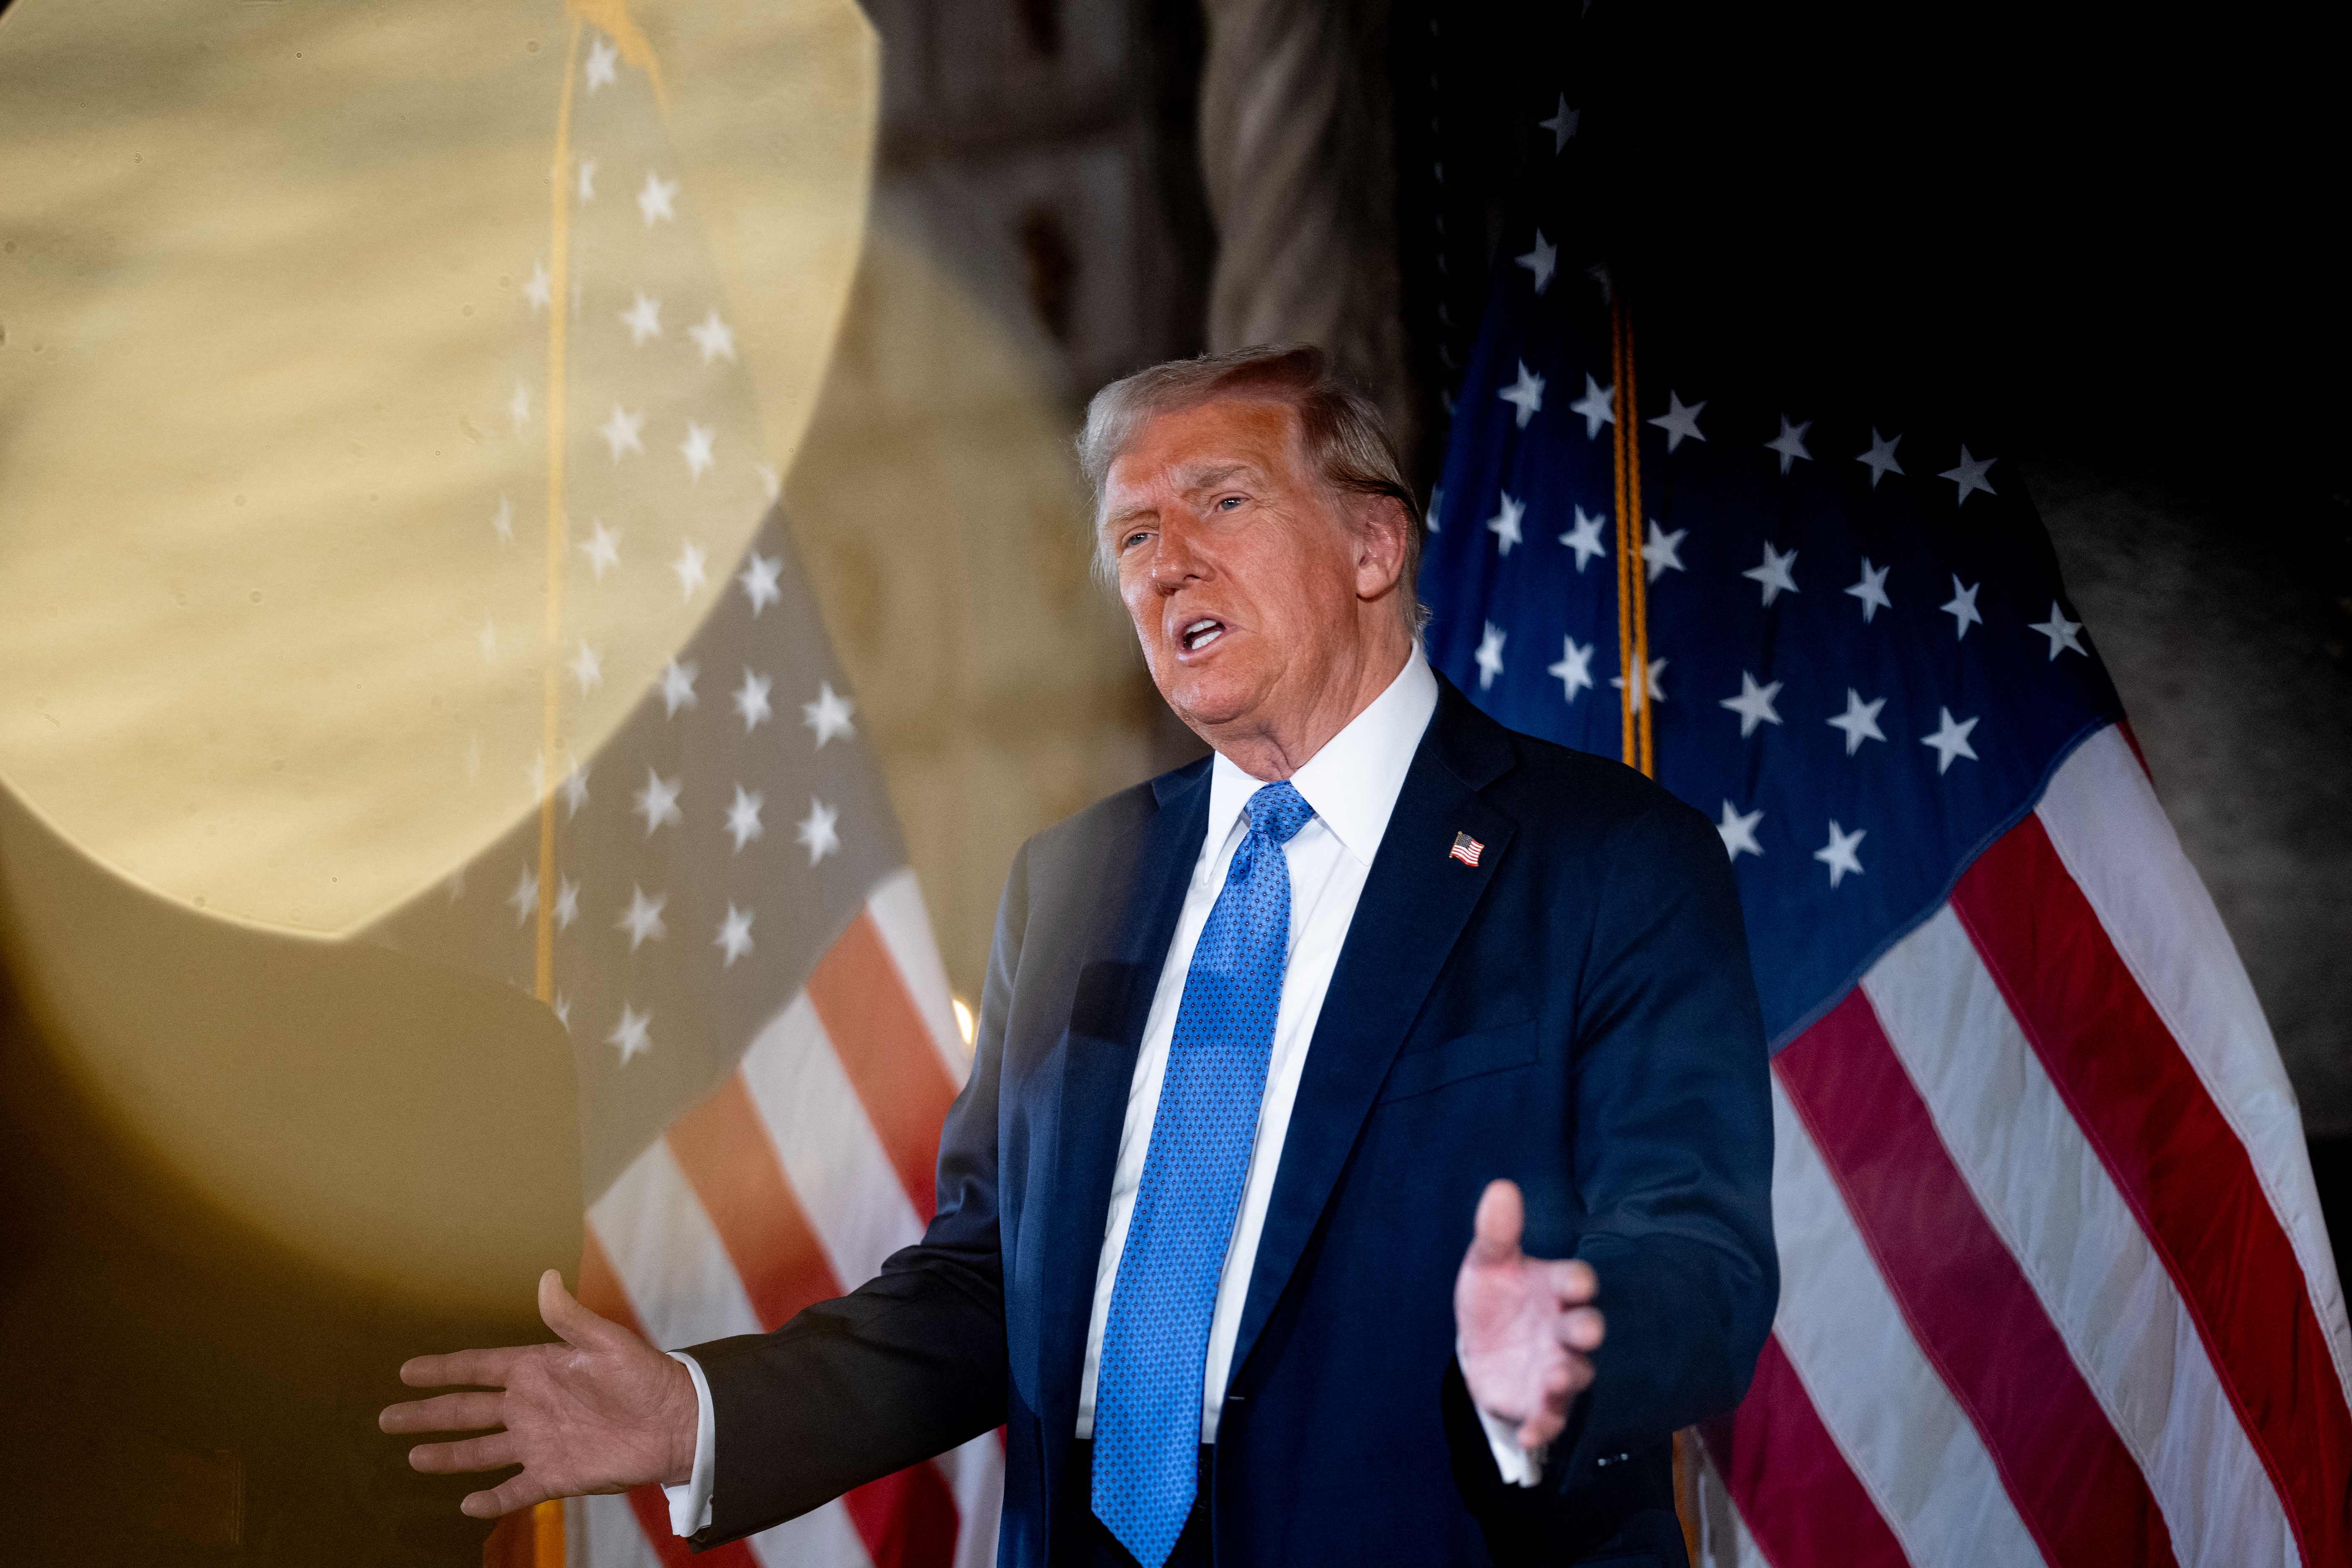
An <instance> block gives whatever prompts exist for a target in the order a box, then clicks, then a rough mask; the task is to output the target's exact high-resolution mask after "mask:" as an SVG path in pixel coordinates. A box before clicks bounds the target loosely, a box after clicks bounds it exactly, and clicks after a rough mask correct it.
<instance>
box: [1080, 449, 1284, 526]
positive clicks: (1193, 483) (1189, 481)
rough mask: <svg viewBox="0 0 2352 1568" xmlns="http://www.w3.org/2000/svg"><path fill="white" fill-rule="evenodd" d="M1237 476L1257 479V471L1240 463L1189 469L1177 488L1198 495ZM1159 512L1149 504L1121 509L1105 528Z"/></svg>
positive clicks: (1177, 483)
mask: <svg viewBox="0 0 2352 1568" xmlns="http://www.w3.org/2000/svg"><path fill="white" fill-rule="evenodd" d="M1236 474H1246V475H1248V476H1250V477H1251V478H1255V477H1256V476H1257V469H1256V468H1255V467H1254V466H1253V465H1251V464H1248V463H1238V462H1237V463H1215V464H1212V465H1210V466H1208V467H1206V468H1189V469H1187V470H1185V471H1184V472H1183V473H1182V474H1181V475H1179V476H1178V477H1177V481H1176V488H1177V490H1178V492H1179V493H1180V494H1183V495H1197V494H1199V493H1200V492H1201V491H1202V490H1205V489H1214V488H1215V487H1216V486H1218V485H1221V484H1223V483H1224V481H1226V480H1227V479H1232V478H1233V477H1234V475H1236ZM1158 510H1160V509H1159V508H1158V507H1156V506H1152V505H1150V504H1149V503H1146V504H1144V505H1140V506H1130V507H1121V508H1120V509H1119V510H1117V511H1115V512H1112V513H1110V514H1109V515H1108V516H1106V517H1105V518H1104V519H1103V527H1104V528H1106V529H1111V528H1118V527H1121V526H1123V525H1125V524H1126V523H1128V522H1129V521H1133V520H1134V519H1136V518H1139V517H1150V516H1151V515H1152V514H1154V513H1156V512H1157V511H1158Z"/></svg>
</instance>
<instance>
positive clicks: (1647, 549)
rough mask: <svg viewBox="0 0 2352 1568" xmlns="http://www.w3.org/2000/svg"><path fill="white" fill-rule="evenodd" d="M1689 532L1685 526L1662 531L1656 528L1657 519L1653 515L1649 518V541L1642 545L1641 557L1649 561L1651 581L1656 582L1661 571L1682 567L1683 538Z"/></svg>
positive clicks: (1670, 570) (1675, 569)
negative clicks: (1667, 531)
mask: <svg viewBox="0 0 2352 1568" xmlns="http://www.w3.org/2000/svg"><path fill="white" fill-rule="evenodd" d="M1689 532H1690V530H1689V529H1687V528H1678V529H1676V530H1675V531H1673V532H1672V533H1662V532H1660V531H1659V530H1658V520H1657V519H1656V518H1652V519H1651V520H1650V542H1649V543H1647V544H1644V545H1643V546H1642V559H1643V561H1645V562H1647V563H1649V567H1650V581H1651V582H1653V583H1654V582H1656V581H1657V580H1658V577H1659V574H1661V573H1665V572H1680V571H1682V570H1683V569H1684V568H1683V558H1682V546H1683V539H1684V537H1685V535H1687V534H1688V533H1689Z"/></svg>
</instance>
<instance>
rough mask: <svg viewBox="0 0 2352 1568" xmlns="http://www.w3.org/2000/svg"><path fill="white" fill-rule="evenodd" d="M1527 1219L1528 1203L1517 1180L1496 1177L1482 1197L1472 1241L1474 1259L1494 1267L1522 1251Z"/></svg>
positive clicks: (1487, 1186)
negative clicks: (1522, 1233) (1522, 1239)
mask: <svg viewBox="0 0 2352 1568" xmlns="http://www.w3.org/2000/svg"><path fill="white" fill-rule="evenodd" d="M1526 1222H1527V1205H1526V1204H1525V1202H1524V1201H1523V1200H1522V1199H1521V1198H1520V1196H1519V1188H1518V1184H1517V1183H1516V1182H1506V1181H1493V1182H1489V1183H1487V1184H1486V1191H1485V1192H1484V1193H1482V1194H1479V1197H1478V1215H1477V1218H1476V1220H1475V1233H1474V1235H1473V1237H1472V1238H1471V1242H1470V1261H1471V1262H1473V1263H1475V1264H1483V1265H1486V1266H1488V1267H1493V1266H1495V1265H1498V1264H1504V1263H1508V1262H1509V1261H1511V1259H1512V1258H1516V1257H1517V1256H1518V1253H1519V1235H1520V1232H1521V1230H1522V1229H1523V1228H1524V1226H1525V1225H1526Z"/></svg>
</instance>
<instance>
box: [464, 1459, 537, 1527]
mask: <svg viewBox="0 0 2352 1568" xmlns="http://www.w3.org/2000/svg"><path fill="white" fill-rule="evenodd" d="M554 1495H555V1494H554V1493H553V1492H551V1491H550V1490H548V1489H547V1488H546V1487H545V1486H544V1485H542V1484H541V1482H539V1481H537V1480H535V1479H532V1477H531V1473H530V1471H529V1470H525V1471H523V1472H522V1474H520V1475H519V1476H509V1477H508V1478H507V1479H505V1480H503V1481H500V1482H499V1484H498V1485H497V1486H494V1487H492V1488H491V1489H489V1490H488V1491H480V1492H467V1494H466V1500H465V1501H463V1502H461V1503H459V1504H458V1505H457V1510H458V1511H459V1512H460V1513H463V1514H464V1515H465V1516H466V1517H467V1518H468V1519H497V1518H499V1516H501V1515H503V1514H509V1513H513V1512H515V1511H516V1510H520V1509H526V1508H529V1507H530V1506H531V1505H532V1504H533V1503H542V1502H545V1501H546V1500H548V1499H550V1498H551V1497H553V1496H554Z"/></svg>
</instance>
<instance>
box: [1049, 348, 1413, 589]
mask: <svg viewBox="0 0 2352 1568" xmlns="http://www.w3.org/2000/svg"><path fill="white" fill-rule="evenodd" d="M1220 397H1247V398H1259V399H1264V400H1265V401H1268V402H1276V403H1286V404H1288V405H1290V406H1291V407H1292V408H1293V409H1295V410H1296V411H1297V415H1298V432H1299V440H1300V443H1301V445H1302V446H1303V447H1304V448H1305V450H1306V455H1307V461H1308V462H1309V463H1310V464H1312V465H1313V466H1314V468H1315V469H1316V471H1317V472H1318V474H1319V475H1320V476H1321V477H1322V479H1323V482H1324V483H1325V484H1326V485H1328V486H1329V487H1330V488H1331V489H1334V490H1336V491H1339V493H1341V494H1342V495H1347V496H1378V497H1384V498H1386V499H1388V500H1392V501H1394V502H1396V503H1397V505H1398V506H1399V507H1401V508H1402V509H1403V511H1404V519H1405V538H1404V566H1403V569H1402V571H1401V572H1399V573H1398V574H1397V598H1398V608H1399V611H1400V613H1401V614H1402V616H1404V624H1405V630H1406V631H1408V632H1410V633H1412V634H1415V635H1418V634H1419V633H1420V630H1421V626H1422V623H1423V621H1424V620H1426V619H1427V618H1428V616H1427V612H1425V611H1424V610H1423V609H1422V607H1421V596H1420V595H1419V594H1418V593H1417V592H1416V591H1415V584H1416V582H1417V581H1418V579H1419V576H1420V573H1421V534H1422V515H1421V503H1420V502H1419V501H1418V500H1415V499H1414V497H1413V493H1412V487H1411V486H1409V485H1407V484H1406V483H1405V482H1404V465H1403V464H1402V463H1401V462H1399V461H1398V460H1397V453H1396V446H1395V443H1393V442H1391V440H1390V439H1389V433H1388V427H1387V426H1385V425H1383V424H1382V423H1381V413H1380V409H1379V408H1378V407H1377V406H1375V405H1374V404H1373V402H1372V400H1371V399H1370V398H1369V397H1367V396H1365V395H1363V394H1362V393H1361V392H1360V391H1358V390H1357V389H1356V388H1355V387H1354V386H1352V385H1350V384H1349V383H1347V382H1346V381H1344V380H1342V379H1341V378H1340V377H1339V375H1338V374H1335V373H1334V372H1333V371H1332V369H1331V366H1330V362H1329V360H1328V358H1327V357H1326V356H1325V355H1324V353H1323V351H1322V350H1321V349H1318V348H1316V347H1314V346H1312V345H1311V344H1305V343H1280V344H1262V345H1260V346H1258V347H1255V348H1246V349H1235V350H1234V351H1233V352H1232V353H1222V354H1202V355H1201V356H1200V357H1199V358H1197V359H1176V360H1169V361H1167V362H1166V363H1162V364H1155V365H1152V366H1150V368H1149V369H1145V370H1139V371H1137V372H1136V373H1135V374H1133V375H1130V376H1127V377H1125V378H1123V379H1121V380H1118V381H1114V382H1112V383H1111V384H1109V385H1108V386H1106V387H1104V388H1103V389H1102V390H1101V391H1100V392H1097V393H1096V394H1095V395H1094V397H1093V399H1092V400H1091V401H1090V402H1088V403H1087V423H1086V427H1085V428H1084V429H1082V430H1081V431H1079V432H1078V440H1077V447H1078V467H1079V468H1080V470H1081V471H1083V472H1084V473H1085V475H1086V477H1087V489H1088V491H1089V492H1090V493H1091V495H1092V498H1093V500H1094V509H1093V510H1094V536H1095V548H1094V557H1095V574H1096V575H1097V577H1099V578H1101V579H1102V580H1103V581H1104V582H1106V583H1108V582H1109V581H1111V579H1112V576H1113V574H1114V570H1115V568H1114V563H1113V561H1112V556H1111V550H1110V545H1109V542H1108V541H1107V540H1105V539H1104V538H1103V536H1102V507H1103V488H1104V486H1105V484H1106V483H1107V482H1108V479H1109V477H1110V466H1111V464H1113V463H1114V462H1117V461H1118V455H1119V454H1120V453H1121V452H1122V451H1124V450H1126V448H1127V445H1128V443H1129V441H1132V440H1133V439H1134V438H1135V435H1136V432H1137V431H1139V430H1140V429H1142V428H1143V426H1145V424H1147V423H1148V422H1150V420H1151V419H1152V418H1154V417H1156V416H1159V415H1162V414H1173V413H1177V412H1180V411H1181V410H1183V409H1187V408H1197V407H1199V406H1200V405H1202V404H1204V403H1209V402H1213V401H1214V400H1215V399H1217V398H1220Z"/></svg>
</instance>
